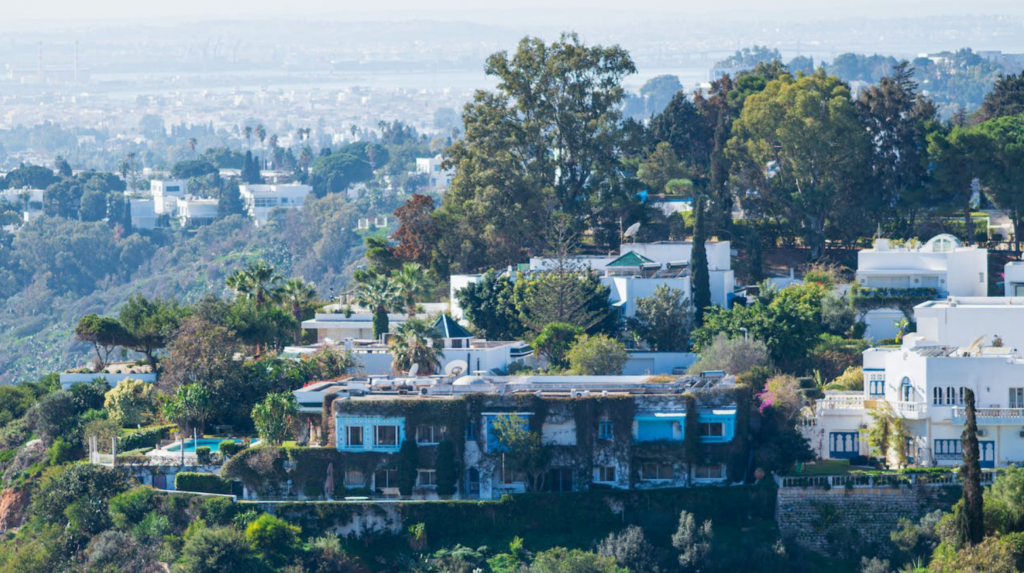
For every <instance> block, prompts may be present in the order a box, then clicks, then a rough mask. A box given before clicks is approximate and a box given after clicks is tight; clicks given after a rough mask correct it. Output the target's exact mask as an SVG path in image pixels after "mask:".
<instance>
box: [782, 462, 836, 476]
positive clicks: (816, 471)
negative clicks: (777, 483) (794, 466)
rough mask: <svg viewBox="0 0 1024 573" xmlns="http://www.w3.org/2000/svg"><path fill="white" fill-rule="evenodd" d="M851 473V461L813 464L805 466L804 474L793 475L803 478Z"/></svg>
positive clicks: (795, 473)
mask: <svg viewBox="0 0 1024 573" xmlns="http://www.w3.org/2000/svg"><path fill="white" fill-rule="evenodd" d="M848 473H850V461H849V460H822V461H820V462H815V463H813V464H804V468H803V471H802V472H793V475H802V476H827V475H845V474H848Z"/></svg>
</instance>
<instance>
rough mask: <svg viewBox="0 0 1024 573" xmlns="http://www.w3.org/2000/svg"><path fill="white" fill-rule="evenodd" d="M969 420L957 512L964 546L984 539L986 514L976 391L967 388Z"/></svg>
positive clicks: (966, 427) (959, 532) (964, 437)
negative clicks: (976, 413) (975, 399)
mask: <svg viewBox="0 0 1024 573" xmlns="http://www.w3.org/2000/svg"><path fill="white" fill-rule="evenodd" d="M964 403H965V404H966V407H965V410H966V413H967V423H966V424H964V431H963V434H961V435H960V441H961V443H962V447H963V461H964V463H963V465H962V466H960V482H961V483H962V484H963V499H962V500H961V503H959V504H957V506H958V507H957V509H956V511H955V514H956V515H955V517H956V525H957V532H958V534H959V537H960V541H961V542H962V543H963V544H964V545H977V544H978V543H981V542H982V540H983V539H984V538H985V513H984V502H983V500H982V490H981V452H980V451H979V447H978V421H977V419H976V417H975V409H974V391H973V390H965V391H964Z"/></svg>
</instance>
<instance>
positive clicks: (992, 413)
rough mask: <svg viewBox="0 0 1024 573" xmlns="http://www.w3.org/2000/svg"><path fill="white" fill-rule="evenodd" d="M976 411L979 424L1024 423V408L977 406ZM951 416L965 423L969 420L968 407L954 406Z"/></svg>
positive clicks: (954, 419)
mask: <svg viewBox="0 0 1024 573" xmlns="http://www.w3.org/2000/svg"><path fill="white" fill-rule="evenodd" d="M974 413H975V414H974V415H975V419H976V420H977V421H978V424H979V425H990V426H991V425H997V424H1014V425H1018V424H1019V425H1024V408H976V409H975V411H974ZM951 417H952V419H953V421H954V422H959V423H961V424H963V423H964V422H966V421H967V409H966V408H964V407H962V406H953V407H952V408H951Z"/></svg>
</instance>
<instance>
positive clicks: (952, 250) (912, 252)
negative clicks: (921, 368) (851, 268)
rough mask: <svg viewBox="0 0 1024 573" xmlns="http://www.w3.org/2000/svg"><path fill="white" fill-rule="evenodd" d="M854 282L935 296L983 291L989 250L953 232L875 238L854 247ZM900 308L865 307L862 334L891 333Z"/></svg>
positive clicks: (900, 315) (985, 290) (876, 336)
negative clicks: (914, 239) (907, 240)
mask: <svg viewBox="0 0 1024 573" xmlns="http://www.w3.org/2000/svg"><path fill="white" fill-rule="evenodd" d="M856 281H857V285H859V286H860V287H862V288H869V289H924V288H930V289H934V290H935V293H936V297H938V298H945V297H947V296H957V297H964V296H968V297H983V296H986V295H987V294H988V250H987V249H981V248H978V247H974V246H970V247H965V246H963V245H961V244H960V241H959V240H958V239H957V238H956V237H954V236H952V235H937V236H935V237H932V238H931V239H930V240H929V241H928V242H926V243H924V244H923V245H917V244H912V245H907V246H900V247H896V246H892V245H891V244H890V242H889V240H888V239H877V240H876V241H875V244H874V246H873V247H872V248H870V249H864V250H861V251H859V252H858V253H857V276H856ZM901 318H903V313H902V312H900V311H899V309H895V308H892V309H876V310H871V311H869V312H868V313H867V314H866V315H865V317H864V322H865V323H866V324H867V326H868V328H867V332H866V333H865V337H866V338H873V339H880V338H892V337H894V336H895V335H896V332H897V329H896V326H895V324H896V322H898V321H899V320H900V319H901Z"/></svg>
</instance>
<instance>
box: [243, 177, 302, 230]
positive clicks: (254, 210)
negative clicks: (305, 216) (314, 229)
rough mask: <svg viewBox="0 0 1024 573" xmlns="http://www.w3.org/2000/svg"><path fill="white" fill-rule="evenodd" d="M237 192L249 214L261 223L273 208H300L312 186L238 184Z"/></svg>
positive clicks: (258, 223) (265, 220) (257, 222)
mask: <svg viewBox="0 0 1024 573" xmlns="http://www.w3.org/2000/svg"><path fill="white" fill-rule="evenodd" d="M238 192H239V194H240V195H241V196H242V202H243V203H245V209H246V211H247V212H248V213H249V216H250V217H252V218H253V220H255V221H256V224H257V225H261V224H263V223H266V222H267V217H269V216H270V212H271V211H273V210H274V209H301V208H302V204H303V203H304V202H305V200H306V196H307V195H309V194H310V193H312V192H313V187H311V186H309V185H299V184H289V185H239V186H238Z"/></svg>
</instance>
